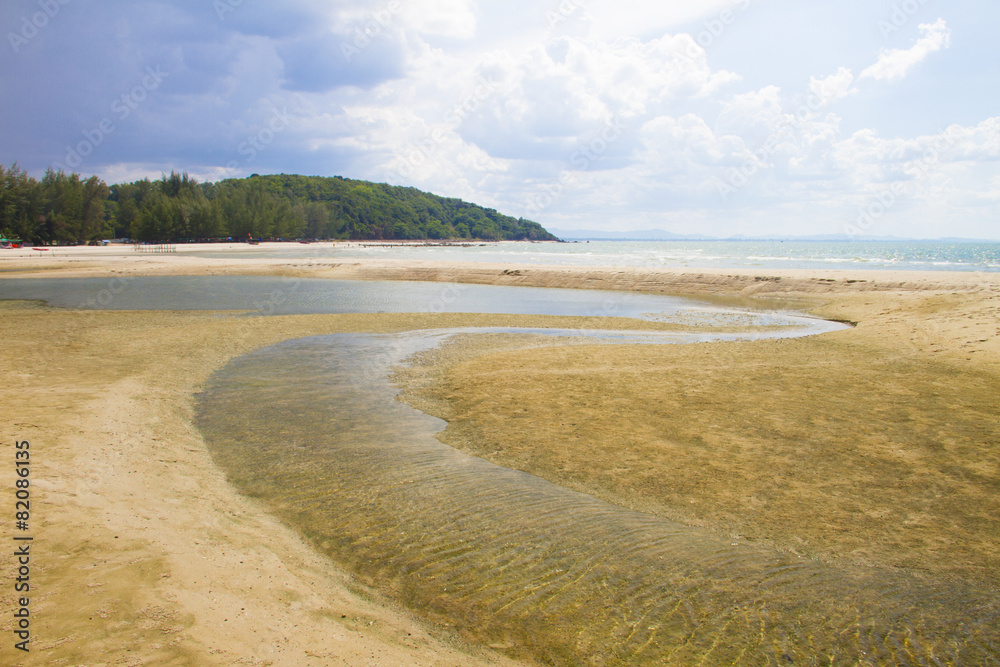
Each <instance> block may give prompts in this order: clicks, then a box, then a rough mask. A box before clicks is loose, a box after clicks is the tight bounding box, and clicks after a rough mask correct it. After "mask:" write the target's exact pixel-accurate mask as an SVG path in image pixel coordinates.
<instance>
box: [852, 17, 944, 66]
mask: <svg viewBox="0 0 1000 667" xmlns="http://www.w3.org/2000/svg"><path fill="white" fill-rule="evenodd" d="M919 27H920V32H922V33H923V35H924V36H923V37H921V38H920V39H918V40H917V41H916V43H915V44H914V45H913V46H912V47H910V48H909V49H887V50H884V51H882V53H881V54H880V55H879V58H878V61H877V62H876V63H875V64H874V65H872V66H871V67H869V68H868V69H866V70H865V71H863V72H861V76H860V77H859V78H861V79H875V80H876V81H894V80H896V79H901V78H903V77H904V76H906V73H907V72H909V71H910V69H912V68H913V67H914V66H916V65H918V64H920V63H922V62H923V61H924V60H925V59H926V58H927V56H929V55H930V54H932V53H935V52H937V51H940V50H941V49H946V48H948V47H949V46H951V31H950V30H949V29H948V25H947V24H946V23H945V20H944V19H938V20H937V21H936V22H935V23H922V24H920V26H919Z"/></svg>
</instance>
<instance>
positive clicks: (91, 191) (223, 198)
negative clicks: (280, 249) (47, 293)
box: [0, 164, 557, 245]
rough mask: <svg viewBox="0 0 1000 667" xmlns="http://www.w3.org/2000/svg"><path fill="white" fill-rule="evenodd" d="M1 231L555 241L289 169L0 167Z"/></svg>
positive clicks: (518, 225) (140, 237) (50, 238)
mask: <svg viewBox="0 0 1000 667" xmlns="http://www.w3.org/2000/svg"><path fill="white" fill-rule="evenodd" d="M0 236H3V237H5V238H19V239H21V240H23V241H25V242H27V243H31V244H35V245H39V244H51V243H58V244H73V243H89V242H93V241H99V240H102V239H110V238H130V239H133V240H136V241H148V242H164V241H174V242H177V241H180V242H183V241H198V240H213V239H226V238H232V239H234V240H238V239H247V238H254V239H299V238H305V239H356V240H364V239H387V240H388V239H482V240H489V241H501V240H512V241H520V240H531V241H554V240H557V239H556V237H554V236H553V235H552V234H549V233H548V232H547V231H545V229H544V228H543V227H542V226H541V225H539V224H538V223H536V222H532V221H530V220H525V219H524V218H512V217H510V216H507V215H503V214H501V213H498V212H497V211H495V210H493V209H490V208H483V207H482V206H477V205H475V204H470V203H468V202H464V201H462V200H460V199H451V198H446V197H439V196H437V195H433V194H430V193H427V192H422V191H420V190H417V189H415V188H408V187H400V186H392V185H387V184H385V183H371V182H368V181H357V180H353V179H349V178H343V177H340V176H334V177H329V178H327V177H320V176H290V175H285V174H278V175H269V176H258V175H253V176H251V177H249V178H232V179H226V180H223V181H219V182H218V183H199V182H197V181H196V180H195V179H193V178H189V177H188V175H187V174H177V173H174V172H171V174H170V175H169V176H163V177H162V178H160V179H159V180H156V181H151V180H149V179H143V180H141V181H135V182H132V183H121V184H115V185H110V186H109V185H107V184H106V183H104V181H102V180H101V179H99V178H98V177H96V176H91V177H89V178H84V177H82V176H81V175H79V174H75V173H74V174H69V175H67V174H66V173H64V172H62V171H58V172H56V171H52V170H49V171H47V172H46V173H45V176H44V177H43V178H42V179H41V180H38V179H36V178H33V177H31V176H29V175H28V174H27V172H25V171H24V170H22V169H20V168H18V166H17V164H14V165H12V166H11V167H10V168H4V167H3V166H2V165H0Z"/></svg>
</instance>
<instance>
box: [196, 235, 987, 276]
mask: <svg viewBox="0 0 1000 667" xmlns="http://www.w3.org/2000/svg"><path fill="white" fill-rule="evenodd" d="M180 248H181V249H182V248H183V246H181V247H180ZM244 252H245V254H246V255H250V256H259V257H262V258H264V257H267V258H290V257H299V256H304V257H316V258H324V257H345V258H346V257H381V258H385V259H400V260H407V259H413V260H437V261H455V262H482V263H496V264H538V265H565V266H593V267H598V266H627V267H644V268H671V267H679V268H692V269H694V268H721V269H740V268H750V269H865V270H895V271H970V272H990V273H993V272H997V271H1000V242H983V243H974V242H942V241H570V242H565V243H554V242H541V243H514V242H507V243H480V242H475V241H471V242H468V243H461V244H448V245H442V244H436V243H434V242H428V243H419V242H418V243H414V242H408V243H365V242H353V243H350V244H328V243H316V244H309V245H302V244H263V245H261V246H252V247H248V249H247V250H246V251H244ZM196 254H199V255H204V256H218V257H224V256H226V255H223V254H221V253H219V252H213V251H212V250H211V249H207V250H204V251H198V252H197V253H196ZM230 256H231V255H230Z"/></svg>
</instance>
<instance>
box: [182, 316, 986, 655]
mask: <svg viewBox="0 0 1000 667" xmlns="http://www.w3.org/2000/svg"><path fill="white" fill-rule="evenodd" d="M491 331H495V330H491ZM455 333H458V332H455V331H449V332H410V333H406V334H398V335H358V334H342V335H333V336H321V337H314V338H308V339H301V340H294V341H287V342H285V343H282V344H279V345H276V346H273V347H270V348H267V349H264V350H260V351H258V352H256V353H254V354H251V355H247V356H244V357H241V358H239V359H236V360H234V361H233V362H231V363H230V364H229V365H228V366H227V367H225V368H224V369H222V370H221V371H220V372H218V373H216V374H215V376H214V377H213V379H212V381H211V383H210V385H209V386H208V387H207V388H206V391H205V392H204V393H203V394H202V395H201V396H200V398H199V402H198V406H199V409H198V425H199V427H200V428H201V430H202V432H203V433H204V435H205V438H206V440H207V442H208V443H209V446H210V448H211V450H212V453H213V456H214V457H215V458H216V460H217V461H218V463H219V464H220V465H221V467H222V468H223V469H224V470H225V471H226V473H227V475H228V476H229V479H230V480H231V482H232V483H233V484H235V485H236V487H237V488H238V489H240V490H241V491H242V492H243V493H246V494H249V495H251V496H254V497H257V498H260V499H262V500H263V501H264V502H266V504H267V505H268V506H269V507H270V508H271V509H272V510H273V511H274V512H275V513H276V514H277V515H278V516H280V517H281V518H282V519H283V520H285V521H286V522H288V523H289V524H291V525H293V526H296V527H297V528H298V529H300V530H301V531H302V532H303V533H304V534H305V535H306V536H307V537H308V538H309V539H310V540H311V541H312V542H313V543H314V544H315V545H316V546H317V548H319V549H320V550H322V551H323V552H325V553H326V554H328V555H329V556H330V557H331V558H332V559H334V560H335V561H336V562H338V563H340V564H341V565H343V566H344V567H346V568H348V569H349V570H350V571H352V572H354V573H355V574H356V575H357V576H358V577H359V578H361V579H362V580H364V581H365V582H367V583H369V584H371V585H373V586H376V587H378V588H380V589H382V590H383V591H386V592H387V593H389V594H391V595H392V596H394V597H395V598H396V599H398V600H400V601H401V602H402V603H403V604H405V605H407V606H409V607H410V608H413V609H415V610H417V611H419V612H421V613H423V614H425V615H426V616H428V617H429V618H431V619H433V620H435V621H438V622H441V623H445V624H448V625H451V626H454V627H456V628H457V629H458V630H460V631H461V632H463V633H465V634H466V635H467V636H469V637H470V638H472V639H474V640H476V641H480V642H483V643H485V644H489V645H492V646H495V647H498V648H501V649H504V650H506V651H507V652H509V653H510V654H512V655H516V656H520V657H525V658H529V659H533V660H537V661H541V662H544V663H551V664H561V665H581V664H593V665H612V664H630V665H631V664H637V665H638V664H650V665H654V664H655V665H659V664H711V665H733V664H746V665H763V664H844V665H854V664H914V665H922V664H969V665H974V664H975V665H979V664H995V663H996V662H997V656H998V655H1000V644H998V635H1000V633H998V621H997V614H998V613H1000V596H998V595H997V594H996V592H995V591H979V590H973V589H971V588H969V587H968V586H965V585H963V584H961V583H959V582H945V581H935V580H929V579H926V578H921V577H920V576H917V575H914V574H909V573H906V572H901V571H895V570H886V569H877V568H861V567H843V566H833V565H830V564H826V563H821V562H816V561H811V560H807V559H803V558H800V557H798V556H795V555H792V554H787V553H778V552H776V551H773V550H770V549H766V548H762V547H759V546H756V545H753V544H750V543H746V542H742V541H732V540H729V539H723V538H720V537H719V536H716V535H713V534H711V533H709V532H707V531H705V530H701V529H696V528H690V527H686V526H683V525H679V524H676V523H672V522H670V521H667V520H664V519H662V518H659V517H655V516H650V515H646V514H642V513H638V512H633V511H629V510H626V509H623V508H621V507H618V506H615V505H611V504H609V503H606V502H604V501H600V500H597V499H595V498H593V497H591V496H588V495H585V494H581V493H578V492H575V491H570V490H567V489H564V488H562V487H559V486H556V485H554V484H551V483H549V482H547V481H545V480H543V479H540V478H537V477H534V476H532V475H529V474H526V473H523V472H519V471H515V470H510V469H506V468H503V467H499V466H496V465H494V464H492V463H489V462H487V461H484V460H482V459H479V458H476V457H472V456H468V455H466V454H463V453H461V452H459V451H456V450H454V449H452V448H450V447H448V446H446V445H443V444H442V443H441V442H440V441H438V440H437V439H436V437H435V434H436V433H437V432H438V431H440V430H441V429H442V428H443V427H444V425H445V424H444V422H442V421H441V420H438V419H435V418H433V417H430V416H428V415H426V414H423V413H421V412H419V411H417V410H415V409H413V408H411V407H409V406H408V405H405V404H403V403H401V402H399V401H398V400H396V396H397V394H398V389H396V388H395V387H393V386H392V384H391V383H390V382H389V380H388V374H389V373H390V370H391V368H392V367H393V366H395V365H397V364H399V363H402V362H403V361H404V360H405V359H406V358H407V357H408V356H409V355H411V354H414V353H416V352H419V351H422V350H426V349H428V348H430V347H432V346H434V345H436V344H438V343H439V342H440V341H441V340H442V339H443V338H444V337H446V336H448V335H454V334H455ZM465 333H468V331H467V330H465ZM520 333H529V332H527V331H521V332H520ZM535 333H537V332H535ZM562 333H572V334H574V335H576V336H579V335H592V336H594V342H597V341H601V340H604V341H605V342H608V341H609V340H613V341H614V342H623V341H622V340H621V338H620V336H628V335H629V334H622V333H621V332H615V334H614V335H615V336H617V337H619V338H616V339H608V338H607V337H606V336H604V335H603V334H601V333H599V332H598V333H593V334H589V333H586V332H576V331H574V332H562ZM767 335H769V336H770V335H780V332H779V333H769V334H767ZM655 336H656V334H650V333H649V332H642V333H641V334H639V338H637V339H636V342H645V343H650V342H657V341H655V340H654V339H653V338H654V337H655ZM659 342H678V341H677V339H676V335H675V334H668V335H667V336H666V337H665V339H664V340H662V341H659Z"/></svg>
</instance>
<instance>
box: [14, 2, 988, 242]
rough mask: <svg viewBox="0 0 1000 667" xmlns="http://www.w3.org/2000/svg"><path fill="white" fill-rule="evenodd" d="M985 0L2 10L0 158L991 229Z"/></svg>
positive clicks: (843, 222)
mask: <svg viewBox="0 0 1000 667" xmlns="http://www.w3.org/2000/svg"><path fill="white" fill-rule="evenodd" d="M997 25H1000V3H996V2H987V1H985V0H951V1H949V2H945V1H944V0H865V1H861V0H810V1H808V2H802V1H801V0H798V1H794V0H703V1H702V2H691V1H687V0H683V1H682V0H674V1H663V0H660V1H658V2H653V1H650V0H617V1H616V2H614V3H612V2H599V1H598V0H551V1H543V2H537V1H536V2H527V1H522V0H507V1H505V2H502V3H501V2H492V1H490V0H478V1H475V0H377V1H375V2H368V1H365V0H357V1H355V0H347V1H343V2H328V1H327V2H322V1H319V0H288V1H285V2H282V3H280V4H279V3H265V2H262V1H255V0H177V1H174V2H166V1H156V0H128V1H125V0H101V1H99V2H98V1H97V0H8V1H7V2H5V3H4V4H3V6H2V7H0V26H2V31H3V43H2V44H0V90H2V93H3V94H2V96H0V163H3V164H6V165H9V164H10V163H12V162H14V161H17V162H18V163H19V164H20V166H21V167H23V168H25V169H27V170H28V171H29V172H30V173H32V174H34V175H36V176H41V175H42V174H43V173H44V171H45V170H46V169H47V168H50V167H53V168H57V169H58V168H64V169H66V170H67V171H78V172H80V173H83V174H88V175H89V174H97V175H99V176H101V177H103V178H104V179H106V180H107V181H109V182H120V181H127V180H135V179H138V178H142V177H145V176H149V177H152V178H157V177H159V176H160V174H161V173H164V172H166V173H169V172H170V171H171V170H177V171H186V172H188V173H190V174H191V175H193V176H195V177H197V178H199V179H200V180H218V179H221V178H226V177H233V176H246V175H249V174H251V173H255V172H256V173H279V172H284V173H301V174H315V175H324V176H330V175H337V174H339V175H344V176H348V177H353V178H362V179H370V180H374V181H385V182H389V183H393V184H398V185H411V186H414V187H418V188H421V189H424V190H429V191H431V192H434V193H437V194H441V195H446V196H452V197H461V198H463V199H466V200H468V201H473V202H476V203H478V204H482V205H486V206H491V207H494V208H497V209H498V210H500V211H502V212H504V213H508V214H511V215H515V216H524V217H527V218H530V219H533V220H536V221H538V222H541V223H542V224H543V225H546V226H547V227H554V228H559V229H593V230H606V231H611V230H620V231H629V230H637V229H657V228H658V229H665V230H668V231H673V232H676V233H686V234H693V233H701V234H709V235H718V236H728V235H734V234H744V235H748V236H764V235H805V234H837V233H846V234H850V235H852V236H855V237H858V238H864V237H865V236H868V235H874V236H885V235H896V236H903V237H913V238H940V237H946V236H963V237H974V238H993V239H1000V160H998V158H1000V104H998V102H1000V92H998V91H1000V86H998V83H1000V40H997V38H996V36H995V34H994V33H995V27H996V26H997Z"/></svg>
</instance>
